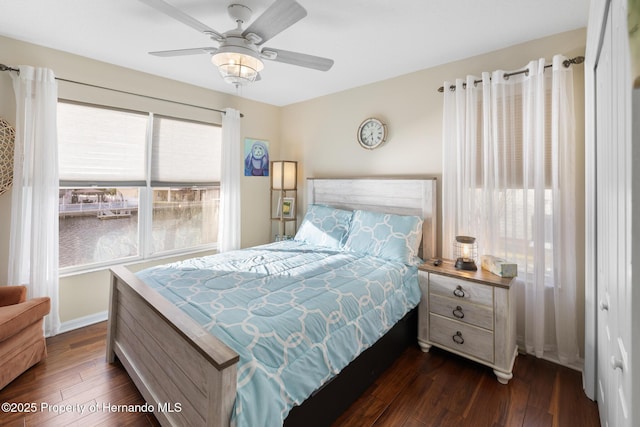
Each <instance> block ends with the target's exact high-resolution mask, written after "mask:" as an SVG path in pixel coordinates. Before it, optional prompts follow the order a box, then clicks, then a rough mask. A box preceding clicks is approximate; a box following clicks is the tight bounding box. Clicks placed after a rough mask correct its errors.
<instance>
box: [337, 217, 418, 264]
mask: <svg viewBox="0 0 640 427" xmlns="http://www.w3.org/2000/svg"><path fill="white" fill-rule="evenodd" d="M422 222H423V220H422V218H420V217H417V216H404V215H393V214H384V213H378V212H369V211H360V210H357V211H354V213H353V218H352V219H351V228H350V229H349V234H348V235H347V241H346V243H345V245H344V248H345V249H346V250H350V251H354V252H359V253H363V254H366V255H373V256H377V257H380V258H384V259H388V260H390V261H400V262H403V263H405V264H407V265H419V264H420V263H422V261H421V260H420V258H418V248H419V247H420V241H421V240H422Z"/></svg>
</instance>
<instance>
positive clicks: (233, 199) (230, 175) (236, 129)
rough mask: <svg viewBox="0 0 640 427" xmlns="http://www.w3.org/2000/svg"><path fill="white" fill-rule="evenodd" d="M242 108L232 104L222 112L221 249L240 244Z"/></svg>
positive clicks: (219, 231) (226, 249) (219, 244)
mask: <svg viewBox="0 0 640 427" xmlns="http://www.w3.org/2000/svg"><path fill="white" fill-rule="evenodd" d="M241 148H242V147H241V145H240V112H239V111H237V110H234V109H231V108H227V109H225V112H224V113H223V114H222V170H221V174H220V216H219V227H218V251H220V252H226V251H230V250H234V249H239V248H240V177H241V173H240V172H241V167H242V153H241V151H240V150H241Z"/></svg>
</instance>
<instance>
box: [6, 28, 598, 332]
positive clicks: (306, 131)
mask: <svg viewBox="0 0 640 427" xmlns="http://www.w3.org/2000/svg"><path fill="white" fill-rule="evenodd" d="M585 39H586V32H585V30H584V29H580V30H576V31H570V32H567V33H562V34H558V35H555V36H552V37H547V38H544V39H540V40H535V41H531V42H528V43H524V44H521V45H517V46H513V47H510V48H507V49H503V50H499V51H495V52H492V53H488V54H484V55H479V56H476V57H473V58H468V59H465V60H461V61H457V62H453V63H449V64H444V65H441V66H438V67H434V68H430V69H425V70H421V71H418V72H415V73H411V74H407V75H404V76H401V77H397V78H394V79H390V80H386V81H382V82H378V83H375V84H371V85H366V86H362V87H359V88H355V89H351V90H348V91H344V92H340V93H336V94H332V95H328V96H324V97H320V98H316V99H313V100H310V101H306V102H301V103H297V104H292V105H289V106H286V107H282V108H278V107H273V106H269V105H265V104H260V103H256V102H251V101H247V100H244V99H242V98H238V97H234V96H230V95H226V94H222V93H218V92H214V91H210V90H205V89H201V88H197V87H194V86H189V85H186V84H182V83H178V82H174V81H170V80H166V79H162V78H159V77H155V76H150V75H147V74H144V73H139V72H136V71H132V70H127V69H123V68H120V67H115V66H112V65H108V64H104V63H100V62H97V61H93V60H90V59H87V58H81V57H78V56H73V55H69V54H65V53H62V52H58V51H54V50H50V49H45V48H41V47H36V46H33V45H28V44H24V43H20V42H17V41H14V40H10V39H5V38H1V37H0V50H1V51H2V52H3V57H2V61H3V62H4V63H7V64H10V65H16V64H21V63H24V64H29V65H36V66H46V67H49V68H52V69H53V70H54V72H55V73H56V75H58V76H60V77H64V78H67V79H72V80H79V81H84V82H90V83H93V84H98V85H104V86H108V87H115V88H118V89H122V90H130V91H134V92H143V93H148V94H151V95H154V96H159V97H163V98H168V99H174V100H179V101H186V102H189V103H193V104H198V105H203V106H210V107H213V108H224V107H233V108H238V109H239V110H241V111H242V113H243V114H245V118H244V119H243V121H242V132H243V137H245V136H246V137H253V138H261V139H266V140H268V141H269V142H270V144H271V145H270V150H271V157H272V158H273V159H276V158H280V159H291V160H298V161H299V167H300V172H299V177H300V181H302V182H301V183H300V184H301V191H300V193H299V200H298V211H299V213H302V212H303V211H304V206H305V196H304V190H305V185H304V179H303V178H304V177H337V176H373V175H375V176H413V175H420V176H425V175H426V176H436V177H438V178H439V179H440V178H441V176H442V143H441V136H442V94H441V93H438V92H437V88H438V87H440V86H441V85H442V83H443V82H444V81H445V80H453V79H455V78H458V77H464V76H465V75H467V74H475V75H478V74H479V73H480V72H482V71H492V70H495V69H505V70H514V69H518V68H521V67H522V66H523V65H525V64H526V63H527V62H528V61H529V60H531V59H534V58H540V57H545V58H547V59H550V58H551V57H552V56H553V55H554V54H556V53H562V54H564V55H567V56H570V57H571V56H576V55H583V54H584V51H585ZM327 76H328V78H330V74H327ZM574 76H575V88H576V102H577V107H578V114H577V117H576V128H577V130H578V139H579V141H580V144H579V149H578V159H579V161H578V165H577V171H578V177H579V178H580V180H579V181H580V188H579V189H578V191H577V192H576V203H577V206H584V190H583V186H584V180H583V179H582V177H583V176H584V161H583V159H584V148H583V143H582V141H584V135H583V129H584V114H583V110H584V95H583V94H584V90H583V87H584V80H583V70H582V66H576V67H575V73H574ZM60 96H61V97H68V98H71V99H79V100H84V101H89V102H100V103H105V102H108V103H113V104H114V105H117V106H124V107H127V108H140V109H144V110H149V109H151V110H155V111H157V112H162V113H164V114H173V115H180V114H186V115H188V116H190V117H192V115H193V114H200V115H202V114H205V115H206V114H207V113H203V112H201V111H199V112H195V111H193V110H192V109H187V110H183V109H182V107H178V106H176V105H173V104H166V103H158V102H152V101H149V100H141V99H132V97H124V98H126V99H121V98H122V97H121V96H120V95H115V94H108V93H105V92H104V91H94V90H90V89H87V88H83V87H78V86H76V85H70V84H65V83H61V84H60ZM0 99H1V100H2V102H1V104H0V115H1V116H3V117H5V118H7V119H8V120H9V121H10V122H13V120H14V115H15V112H14V108H15V102H14V100H13V94H12V90H11V83H10V78H9V77H8V76H7V75H6V73H0ZM370 116H375V117H378V118H380V119H382V120H383V121H384V122H385V123H387V124H388V126H389V140H388V142H387V143H386V144H385V145H384V146H382V147H380V148H378V149H376V150H373V151H367V150H364V149H362V148H361V147H360V146H359V145H358V143H357V141H356V130H357V128H358V126H359V124H360V123H361V122H362V120H364V119H365V118H367V117H370ZM203 119H205V120H206V118H203ZM216 119H218V118H217V117H216ZM268 189H269V183H268V179H267V178H243V182H242V204H243V209H242V245H243V246H251V245H254V244H259V243H264V242H267V241H268V240H269V238H270V230H271V227H270V224H269V221H268V219H267V218H268V215H269V214H268V210H269V199H268ZM440 190H441V186H440V185H439V188H438V191H439V192H440ZM439 199H440V200H441V197H439ZM579 211H580V212H582V209H579ZM9 214H10V195H9V194H5V195H3V196H0V237H1V240H0V278H4V277H6V260H7V257H8V254H7V251H8V249H7V248H8V236H9ZM583 228H584V219H583V218H581V219H580V221H579V224H578V230H581V229H583ZM439 234H440V232H439ZM438 239H439V240H438V241H439V245H441V236H438ZM579 239H580V240H579V241H578V242H577V244H576V247H577V253H578V255H577V258H578V259H579V260H582V259H584V256H583V254H584V241H583V240H582V239H583V236H580V237H579ZM107 281H108V275H107V273H106V272H96V273H90V274H84V275H77V276H74V277H67V278H63V279H62V280H61V316H62V320H63V321H67V320H72V319H75V318H77V317H82V316H85V315H89V314H92V313H96V312H100V311H104V310H106V307H107V305H106V299H107V285H106V282H107ZM583 283H584V277H583V271H582V269H579V288H580V292H579V295H578V309H579V313H578V318H579V319H580V321H582V319H583V317H584V316H583V314H584V313H583V312H584V310H583V307H584V286H583ZM580 328H581V330H580V336H582V335H583V331H582V329H583V324H582V322H581V323H580ZM581 342H582V340H581Z"/></svg>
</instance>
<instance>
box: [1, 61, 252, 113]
mask: <svg viewBox="0 0 640 427" xmlns="http://www.w3.org/2000/svg"><path fill="white" fill-rule="evenodd" d="M0 71H15V72H16V73H18V74H20V69H19V68H13V67H9V66H8V65H4V64H0ZM56 80H59V81H61V82H67V83H74V84H78V85H82V86H89V87H93V88H97V89H105V90H110V91H113V92H119V93H124V94H126V95H134V96H140V97H142V98H148V99H153V100H155V101H164V102H171V103H173V104H179V105H185V106H187V107H195V108H201V109H203V110H209V111H216V112H218V113H222V114H225V111H224V110H218V109H216V108H209V107H203V106H201V105H195V104H189V103H186V102H180V101H174V100H171V99H165V98H158V97H155V96H150V95H142V94H140V93H135V92H128V91H126V90H120V89H113V88H110V87H105V86H98V85H94V84H91V83H84V82H78V81H75V80H68V79H63V78H61V77H56ZM240 117H244V114H242V113H240Z"/></svg>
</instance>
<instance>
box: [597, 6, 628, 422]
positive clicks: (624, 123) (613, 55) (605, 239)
mask: <svg viewBox="0 0 640 427" xmlns="http://www.w3.org/2000/svg"><path fill="white" fill-rule="evenodd" d="M626 20H627V1H626V0H612V1H611V2H610V7H609V9H608V16H607V17H606V19H605V20H604V21H603V23H604V25H603V32H602V45H601V50H600V52H599V53H600V54H599V59H598V62H597V66H596V73H595V81H596V85H595V86H596V97H595V101H596V109H595V111H596V123H597V125H596V147H595V148H596V150H595V152H596V159H595V163H596V176H597V177H596V199H597V201H596V205H597V207H596V229H597V233H596V235H597V249H596V258H597V272H596V280H597V301H598V314H597V316H598V321H597V335H598V336H597V342H598V345H597V388H598V390H597V399H598V408H599V411H600V419H601V424H602V425H603V426H610V427H624V426H632V419H633V417H632V413H631V411H632V408H631V406H630V405H631V403H632V401H631V397H632V385H631V379H632V375H631V373H630V369H631V359H630V352H631V342H632V341H631V340H632V332H633V330H634V325H633V322H632V313H633V312H632V305H633V303H632V301H633V295H632V292H631V291H632V287H631V282H632V275H631V271H632V264H631V255H632V252H631V244H632V225H633V223H632V209H631V208H632V197H631V196H632V190H633V182H632V144H631V137H632V135H631V124H632V121H631V114H632V107H631V93H632V92H631V78H630V73H629V50H628V49H629V45H628V34H627V21H626Z"/></svg>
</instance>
